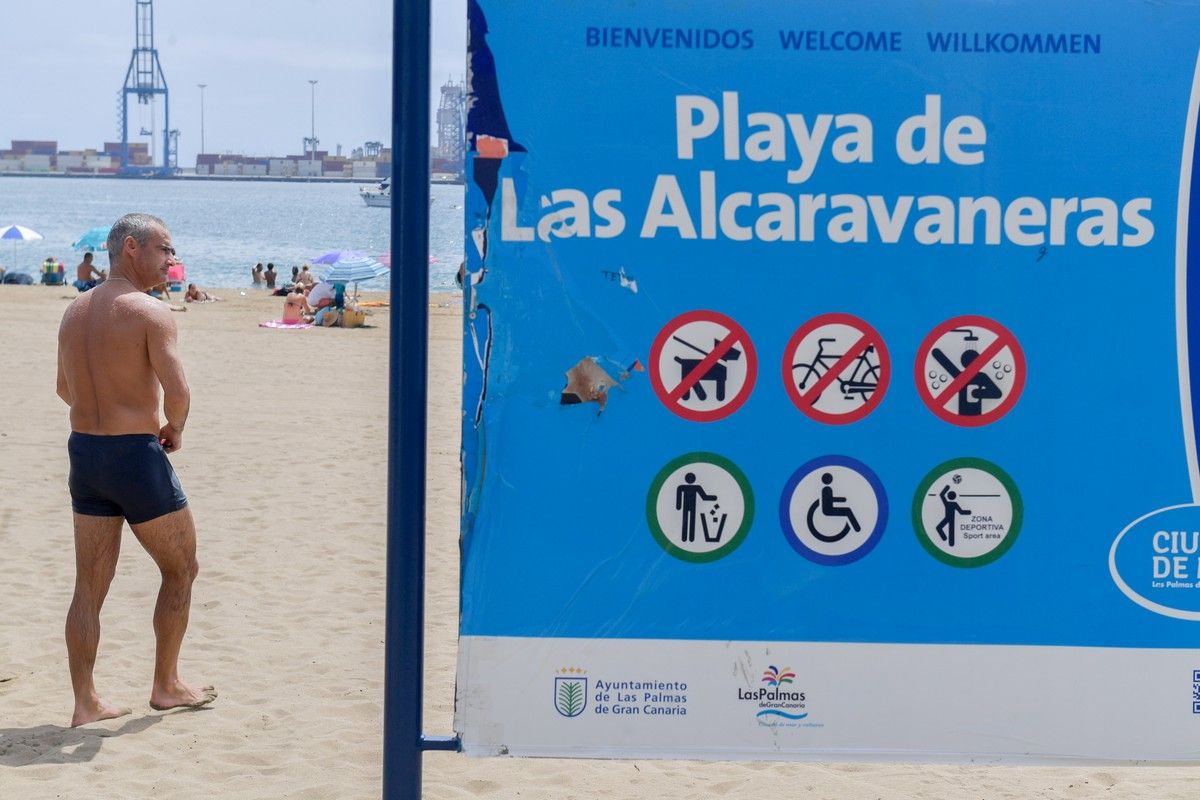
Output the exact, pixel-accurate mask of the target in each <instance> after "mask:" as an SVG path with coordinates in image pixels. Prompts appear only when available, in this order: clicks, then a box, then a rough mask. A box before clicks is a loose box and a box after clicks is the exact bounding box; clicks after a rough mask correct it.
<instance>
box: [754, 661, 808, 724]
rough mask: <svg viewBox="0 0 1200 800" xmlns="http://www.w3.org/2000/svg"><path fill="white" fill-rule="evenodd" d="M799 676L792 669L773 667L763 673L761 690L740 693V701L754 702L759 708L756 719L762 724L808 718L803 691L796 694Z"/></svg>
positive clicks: (768, 667)
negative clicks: (796, 683) (797, 677)
mask: <svg viewBox="0 0 1200 800" xmlns="http://www.w3.org/2000/svg"><path fill="white" fill-rule="evenodd" d="M795 682H796V673H795V672H792V668H791V667H783V668H782V669H780V668H779V667H777V666H775V665H774V664H770V665H768V666H767V668H766V669H765V670H763V675H762V683H763V684H764V685H763V686H760V687H759V688H758V689H752V690H746V689H739V690H738V699H739V700H751V701H753V702H754V703H755V705H756V706H757V707H758V711H757V712H756V713H755V715H754V716H755V717H757V718H758V720H759V721H760V723H764V724H770V725H775V724H779V723H783V722H784V721H785V720H787V721H793V722H794V721H796V720H801V719H804V718H805V717H807V716H808V711H807V710H806V708H805V700H806V699H807V698H806V696H805V693H804V692H798V691H795V687H794V684H795ZM785 724H786V723H785Z"/></svg>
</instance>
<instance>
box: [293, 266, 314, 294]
mask: <svg viewBox="0 0 1200 800" xmlns="http://www.w3.org/2000/svg"><path fill="white" fill-rule="evenodd" d="M296 283H298V284H300V285H301V286H303V287H304V288H305V289H311V288H312V287H314V286H316V285H317V276H316V275H313V274H312V272H311V271H310V270H309V269H308V264H305V265H304V266H302V267H301V268H300V274H299V275H297V276H296Z"/></svg>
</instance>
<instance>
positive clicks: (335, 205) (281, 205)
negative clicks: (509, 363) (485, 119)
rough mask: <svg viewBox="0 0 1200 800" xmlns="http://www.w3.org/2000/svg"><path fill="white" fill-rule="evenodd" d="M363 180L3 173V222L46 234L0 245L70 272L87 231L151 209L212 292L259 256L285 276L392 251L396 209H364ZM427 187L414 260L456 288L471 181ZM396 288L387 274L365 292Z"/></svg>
mask: <svg viewBox="0 0 1200 800" xmlns="http://www.w3.org/2000/svg"><path fill="white" fill-rule="evenodd" d="M359 185H361V184H342V183H276V182H261V183H260V182H241V181H202V180H173V181H171V180H168V181H156V180H116V179H102V178H24V177H20V178H18V177H0V227H7V226H8V225H10V224H14V223H15V224H18V225H24V226H25V227H27V228H32V229H33V230H35V231H37V232H38V233H40V234H42V236H44V237H45V238H44V239H41V240H39V241H33V242H16V243H15V244H13V243H11V242H0V265H3V266H5V267H9V268H12V267H15V269H16V270H18V271H21V272H29V273H32V274H34V275H35V277H36V275H37V273H38V272H39V271H40V264H41V262H42V261H43V260H44V259H45V258H46V257H47V256H54V257H55V258H57V259H61V260H62V262H63V263H64V264H65V265H66V266H67V274H68V276H71V275H72V274H73V270H74V267H75V265H76V264H78V263H79V259H80V254H79V253H76V252H75V251H73V250H72V249H71V243H72V242H74V241H76V240H77V239H78V238H79V237H80V236H81V235H82V234H83V233H84V232H85V231H87V230H88V229H89V228H93V227H95V226H97V225H110V224H112V222H113V221H114V220H116V219H117V218H118V217H120V216H121V215H122V214H125V213H128V212H130V211H145V212H149V213H151V214H154V215H156V216H159V217H162V219H163V220H164V221H165V222H166V223H167V227H168V228H170V230H171V235H172V237H173V239H174V241H175V249H176V252H178V254H179V258H180V259H181V260H182V261H183V262H184V263H185V264H186V265H187V277H188V280H189V281H192V282H195V283H197V284H199V285H200V286H204V287H214V288H216V287H220V288H229V287H232V288H241V287H246V286H250V285H251V284H250V269H251V267H253V266H254V264H255V263H256V262H259V261H261V262H263V263H264V264H266V263H267V262H268V261H273V262H274V263H275V270H276V271H277V272H278V273H279V274H280V277H281V279H286V278H288V277H290V275H291V267H292V266H299V265H300V264H302V263H304V262H306V261H311V260H312V259H314V258H316V257H317V256H319V255H321V254H322V253H327V252H329V251H330V250H359V251H361V252H363V253H366V254H368V255H372V256H377V255H380V254H382V253H387V252H389V250H390V236H389V230H388V225H389V222H388V209H386V208H368V207H367V206H366V205H364V204H363V202H362V200H360V199H359V197H358V187H359ZM429 190H430V195H431V196H432V197H433V204H432V205H431V206H430V207H429V216H430V220H429V249H430V260H429V263H428V265H410V266H419V267H422V268H425V267H426V266H427V268H428V269H429V287H430V290H431V291H450V290H452V289H454V288H455V285H454V275H455V273H456V272H457V271H458V265H459V262H461V261H462V258H463V209H462V207H463V187H461V186H430V187H429ZM96 260H97V261H98V262H99V263H100V266H101V267H102V268H105V269H107V267H108V257H107V255H106V254H104V253H98V254H97V258H96ZM392 266H393V268H394V269H399V268H400V266H401V265H400V264H398V263H394V264H393V265H392ZM318 274H320V270H318ZM388 285H389V280H388V277H387V276H385V277H383V278H379V279H376V280H374V281H371V282H368V283H364V284H363V288H364V289H378V290H383V289H386V288H388Z"/></svg>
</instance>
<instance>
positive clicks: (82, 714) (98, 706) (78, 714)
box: [71, 699, 133, 728]
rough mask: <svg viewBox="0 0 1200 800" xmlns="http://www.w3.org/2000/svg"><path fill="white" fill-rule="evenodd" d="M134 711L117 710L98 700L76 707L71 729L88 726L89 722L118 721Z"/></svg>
mask: <svg viewBox="0 0 1200 800" xmlns="http://www.w3.org/2000/svg"><path fill="white" fill-rule="evenodd" d="M132 713H133V709H129V708H117V707H116V706H110V705H108V704H107V703H105V702H104V701H103V700H99V699H97V700H96V701H95V702H94V703H89V704H87V705H77V706H75V713H74V714H73V715H72V716H71V727H72V728H78V727H79V726H80V725H87V724H88V723H89V722H99V721H100V720H102V719H116V718H117V717H123V716H125V715H126V714H132Z"/></svg>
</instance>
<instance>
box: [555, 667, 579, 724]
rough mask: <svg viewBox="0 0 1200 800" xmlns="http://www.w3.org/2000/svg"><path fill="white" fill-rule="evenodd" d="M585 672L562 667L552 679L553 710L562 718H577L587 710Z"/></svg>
mask: <svg viewBox="0 0 1200 800" xmlns="http://www.w3.org/2000/svg"><path fill="white" fill-rule="evenodd" d="M585 675H587V670H586V669H584V668H583V667H563V668H562V669H560V670H559V671H558V675H557V676H555V678H554V710H555V711H557V712H558V713H559V714H562V715H563V716H564V717H578V716H579V715H580V714H582V713H583V712H584V709H586V708H587V678H586V677H584V676H585Z"/></svg>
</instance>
